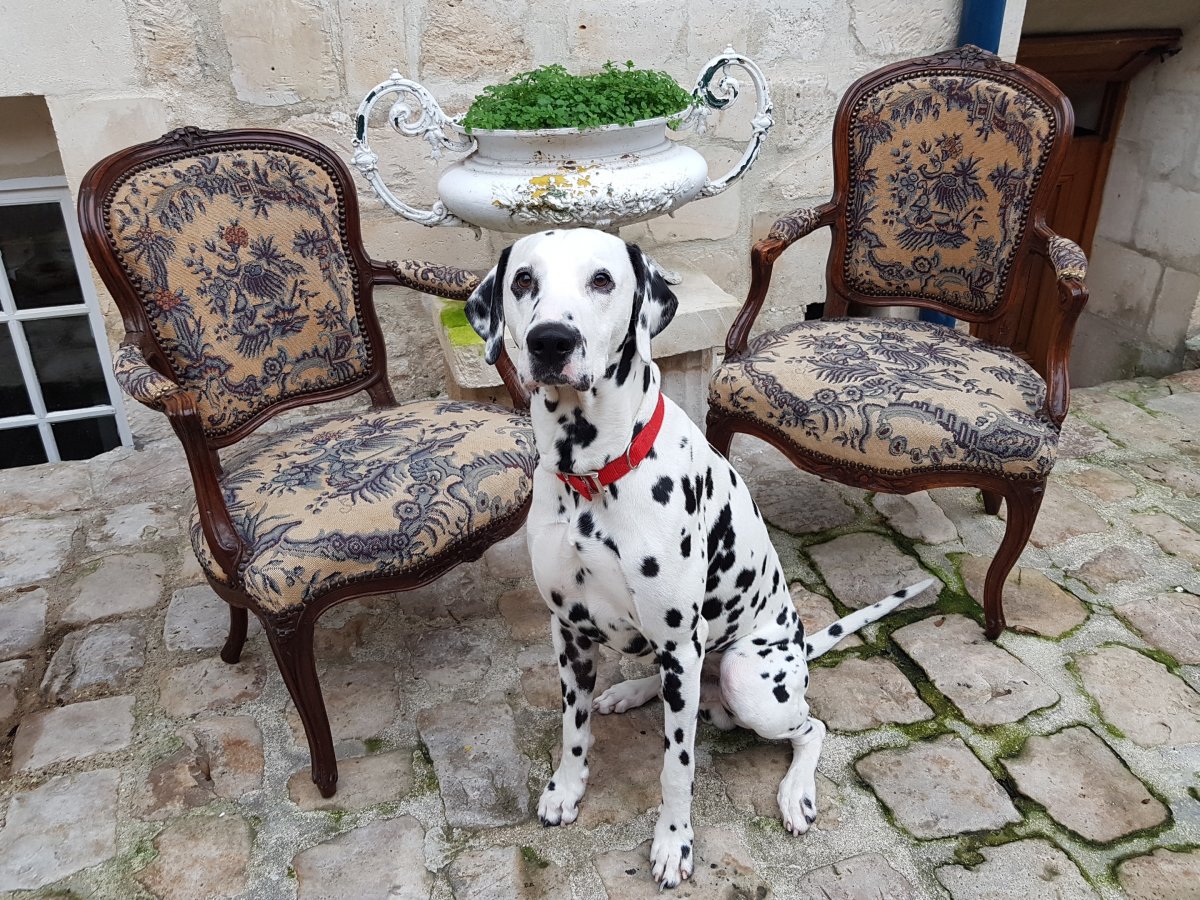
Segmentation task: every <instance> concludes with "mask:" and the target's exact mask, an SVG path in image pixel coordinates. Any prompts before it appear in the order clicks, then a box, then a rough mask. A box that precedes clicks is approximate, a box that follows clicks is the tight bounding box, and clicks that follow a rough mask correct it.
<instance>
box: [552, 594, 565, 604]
mask: <svg viewBox="0 0 1200 900" xmlns="http://www.w3.org/2000/svg"><path fill="white" fill-rule="evenodd" d="M550 599H551V600H552V601H553V602H554V605H555V606H562V605H563V595H562V594H560V593H559V592H558V591H551V592H550Z"/></svg>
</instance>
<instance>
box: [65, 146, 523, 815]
mask: <svg viewBox="0 0 1200 900" xmlns="http://www.w3.org/2000/svg"><path fill="white" fill-rule="evenodd" d="M79 217H80V222H81V224H82V227H83V234H84V238H85V241H86V243H87V247H88V252H89V253H90V254H91V258H92V261H93V262H94V264H95V265H96V268H97V269H98V271H99V273H100V275H101V277H102V278H103V279H104V283H105V284H106V285H107V287H108V289H109V290H110V291H111V293H112V295H113V297H114V298H115V300H116V302H117V306H118V307H119V308H120V311H121V315H122V317H123V320H124V323H125V329H126V335H125V340H124V342H123V344H122V346H121V347H120V349H119V350H118V351H117V354H116V358H115V360H114V367H115V370H116V374H117V378H118V380H119V381H120V383H121V385H122V386H123V388H124V389H125V390H126V391H127V392H128V394H129V395H130V396H131V397H133V398H134V399H135V400H137V401H139V402H141V403H144V404H145V405H147V406H149V407H151V408H153V409H156V410H159V411H161V412H163V413H165V414H166V415H167V416H168V418H169V419H170V422H171V425H172V427H173V428H174V430H175V433H176V434H177V435H178V436H179V439H180V441H181V443H182V444H183V450H184V455H185V457H186V460H187V465H188V467H189V468H190V470H191V475H192V479H193V481H194V484H195V490H196V511H195V514H194V516H193V519H192V525H191V542H192V547H193V549H194V550H195V552H196V556H197V557H198V559H199V562H200V565H201V567H202V568H203V570H204V573H205V575H206V576H207V578H208V582H209V584H211V585H212V587H213V590H215V591H216V592H217V594H219V595H220V596H221V597H222V598H224V599H225V600H226V601H227V602H228V603H229V605H230V629H229V637H228V640H227V641H226V643H225V646H224V649H223V650H222V651H221V657H222V659H224V660H225V661H226V662H230V663H233V662H237V660H238V659H239V656H240V654H241V651H242V646H243V643H244V641H245V639H246V627H247V622H248V612H252V613H253V614H254V615H255V616H256V617H257V618H258V619H259V620H261V622H262V624H263V627H264V630H265V631H266V635H267V638H268V640H269V642H270V645H271V649H272V651H273V652H274V655H275V659H276V662H277V663H278V665H279V670H280V673H281V674H282V676H283V680H284V682H285V683H286V685H287V688H288V691H289V692H290V694H291V697H292V700H293V701H294V702H295V704H296V708H297V710H298V711H299V713H300V718H301V720H302V721H303V724H304V730H305V734H306V736H307V739H308V746H309V750H310V751H311V757H312V777H313V781H314V782H315V783H316V784H317V786H318V788H319V789H320V791H321V793H322V794H323V795H325V796H327V797H328V796H331V795H332V794H333V793H334V790H335V787H336V782H337V763H336V760H335V758H334V751H333V739H332V736H331V734H330V728H329V721H328V718H327V716H326V711H325V704H324V701H323V699H322V695H321V688H320V684H319V683H318V679H317V669H316V664H315V661H314V659H313V626H314V624H315V623H316V621H317V618H318V617H319V616H320V615H321V614H322V612H324V611H325V610H327V609H329V607H331V606H333V605H335V604H337V603H341V602H343V601H346V600H350V599H352V598H356V597H362V596H365V595H369V594H381V593H392V592H397V591H405V590H409V589H412V588H414V587H417V586H419V585H422V584H425V583H427V582H429V581H431V580H433V579H435V578H437V577H438V576H439V575H441V574H443V573H445V572H446V571H448V570H449V569H451V568H453V567H454V566H455V565H457V564H458V563H460V562H462V561H464V560H469V559H473V558H477V557H478V556H479V555H480V554H481V553H482V552H483V550H484V549H485V548H486V547H487V546H488V545H489V544H491V543H492V542H494V541H496V540H499V539H500V538H502V537H505V536H507V535H509V534H511V533H512V532H513V531H515V530H516V529H517V528H518V527H519V526H520V525H521V523H522V521H523V520H524V518H525V515H526V513H527V512H528V508H529V497H530V493H531V487H532V474H533V468H534V464H535V452H534V448H533V441H532V435H531V433H530V430H529V426H528V419H527V417H526V416H525V415H524V414H523V413H521V412H518V411H514V410H507V409H501V408H498V407H490V406H483V405H479V404H473V403H462V402H449V401H440V400H429V401H421V402H412V403H403V404H397V403H396V400H395V397H394V396H393V394H392V389H391V387H390V386H389V383H388V379H387V368H386V356H385V352H384V347H383V340H382V336H381V333H380V327H379V322H378V320H377V319H376V315H375V307H374V299H373V291H374V288H375V286H376V285H404V286H407V287H410V288H415V289H416V290H419V291H424V292H426V293H431V294H437V295H440V296H443V297H451V298H458V299H463V300H465V299H466V298H467V296H468V295H469V294H470V292H471V290H472V289H473V288H474V286H475V284H476V281H477V279H476V278H475V276H473V275H471V274H470V273H467V272H464V271H461V270H458V269H454V268H451V267H441V266H434V265H431V264H428V263H417V262H402V263H394V262H391V263H380V262H376V261H373V260H371V259H369V258H368V257H367V254H366V251H365V249H364V248H363V245H362V240H361V237H360V232H359V221H358V205H357V200H356V197H355V190H354V183H353V181H352V179H351V177H350V174H349V172H348V171H347V169H346V167H345V166H344V165H343V164H342V162H341V161H340V160H339V159H338V158H337V156H336V155H335V154H333V153H332V152H331V151H329V150H328V149H327V148H325V147H323V146H322V145H320V144H319V143H317V142H316V141H313V140H310V139H308V138H306V137H302V136H299V135H294V134H287V133H284V132H273V131H225V132H208V131H200V130H197V129H195V128H186V129H181V130H178V131H174V132H171V133H170V134H168V135H165V136H164V137H162V138H160V139H159V140H157V141H154V142H152V143H147V144H140V145H138V146H136V147H131V148H129V149H127V150H123V151H121V152H119V153H117V154H114V155H113V156H110V157H108V158H107V159H105V160H104V161H102V162H100V163H98V164H97V165H96V166H95V167H94V168H93V169H92V170H91V171H90V172H89V173H88V175H87V177H86V178H85V179H84V184H83V188H82V190H81V191H80V196H79ZM500 367H501V373H502V374H503V375H504V377H505V378H506V383H507V384H508V385H509V387H510V390H511V391H512V396H513V399H514V402H515V403H516V404H517V405H520V404H521V402H522V395H521V392H520V389H519V387H518V386H517V384H516V381H515V380H514V371H513V369H512V366H511V363H510V362H509V361H508V360H507V358H505V359H502V360H501V363H500ZM359 391H365V392H366V393H367V395H368V396H369V398H370V408H369V409H365V410H362V411H357V412H345V411H339V412H326V413H323V414H321V413H316V412H315V413H314V415H312V416H311V417H303V418H299V420H298V421H296V422H295V423H293V424H290V425H287V426H285V427H283V428H281V429H280V430H278V431H274V432H272V433H269V434H265V433H262V432H259V433H258V434H255V435H254V438H253V439H251V440H247V438H249V437H250V435H251V434H252V433H254V432H256V431H257V430H258V429H259V427H260V426H261V425H263V424H264V423H265V422H267V421H268V420H270V419H271V418H273V417H274V416H276V415H277V414H279V413H281V412H284V411H285V410H289V409H293V408H295V407H299V406H303V405H311V404H316V403H321V402H323V401H330V400H336V399H339V398H343V397H348V396H349V395H351V394H355V393H357V392H359Z"/></svg>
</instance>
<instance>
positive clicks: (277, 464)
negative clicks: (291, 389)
mask: <svg viewBox="0 0 1200 900" xmlns="http://www.w3.org/2000/svg"><path fill="white" fill-rule="evenodd" d="M267 438H268V440H266V441H265V442H259V444H260V445H259V446H258V447H257V448H250V447H247V448H245V449H244V450H242V451H241V452H240V453H235V454H233V455H232V456H231V458H230V459H228V460H226V465H225V467H224V468H225V473H224V475H223V476H222V479H221V486H222V488H223V491H224V495H225V502H226V504H227V505H228V507H229V512H230V516H231V518H232V520H233V524H234V527H235V528H236V529H237V531H238V533H239V534H240V535H241V537H242V539H243V540H244V541H245V543H246V545H247V546H248V547H249V552H248V553H247V554H246V556H244V557H243V560H242V573H241V574H242V577H243V579H244V585H243V586H244V588H245V590H246V591H247V593H249V595H250V597H251V598H252V599H254V600H255V601H257V602H258V603H259V604H260V605H261V607H262V608H263V609H264V610H267V611H270V612H281V611H284V610H287V609H290V608H294V607H296V606H299V605H301V604H304V603H307V602H309V601H311V600H313V599H315V598H316V597H319V596H320V595H322V594H324V593H326V592H328V591H330V590H332V589H334V588H337V587H340V586H341V585H343V584H347V583H349V582H353V581H362V580H366V579H371V578H382V577H389V576H396V575H403V574H406V573H411V572H414V571H416V570H418V569H420V568H421V567H423V566H425V565H427V564H429V563H430V562H432V561H434V560H436V559H437V558H439V557H441V556H443V555H444V554H446V553H447V552H451V551H453V550H454V549H455V548H456V547H458V546H460V545H461V544H462V543H463V542H465V541H466V540H468V539H469V538H470V537H471V536H472V535H474V534H476V533H477V532H478V531H479V530H480V529H483V528H486V527H487V526H489V525H495V524H497V523H499V522H501V521H502V520H504V519H506V518H508V517H510V516H512V515H514V514H516V513H517V512H518V511H519V510H520V508H521V507H522V505H523V504H524V503H525V501H526V500H527V499H528V498H529V496H530V492H531V491H532V486H533V470H534V467H535V465H536V461H537V454H536V451H535V450H534V445H533V433H532V431H531V430H530V427H529V420H528V418H526V417H525V416H522V415H519V414H517V413H514V412H512V411H511V410H504V409H501V408H499V407H488V406H482V405H480V404H475V403H462V402H453V401H422V402H415V403H407V404H403V405H401V406H399V407H395V408H391V409H384V410H371V411H367V412H363V413H357V414H337V415H332V416H326V417H323V418H320V419H317V420H314V421H308V422H303V423H301V424H298V425H295V426H292V427H290V428H288V429H285V430H283V431H281V432H278V433H276V434H272V435H268V436H267ZM191 538H192V547H193V549H194V550H195V551H196V556H197V557H198V558H199V560H200V564H201V567H202V568H203V569H204V570H205V572H207V573H208V574H209V575H210V576H211V577H213V578H215V579H217V580H218V581H221V582H225V583H228V581H229V579H228V576H227V575H226V573H224V572H222V571H221V567H220V566H219V565H218V564H217V562H216V561H215V560H214V559H213V557H212V554H211V552H210V551H209V548H208V543H207V541H206V540H205V538H204V535H203V532H202V531H201V530H200V525H199V519H198V518H197V516H196V515H193V517H192V526H191Z"/></svg>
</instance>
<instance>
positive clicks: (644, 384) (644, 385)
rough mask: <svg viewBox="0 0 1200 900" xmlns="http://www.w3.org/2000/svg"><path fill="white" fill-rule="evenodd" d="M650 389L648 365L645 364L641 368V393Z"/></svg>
mask: <svg viewBox="0 0 1200 900" xmlns="http://www.w3.org/2000/svg"><path fill="white" fill-rule="evenodd" d="M648 390H650V367H649V366H646V367H645V368H644V369H642V393H643V394H644V393H646V392H647V391H648Z"/></svg>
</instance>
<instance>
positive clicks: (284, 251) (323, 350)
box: [107, 147, 371, 435]
mask: <svg viewBox="0 0 1200 900" xmlns="http://www.w3.org/2000/svg"><path fill="white" fill-rule="evenodd" d="M323 165H324V164H322V163H318V162H316V161H314V160H312V159H309V158H307V157H305V156H302V155H300V154H299V153H298V152H290V151H287V150H283V149H278V148H275V149H254V148H250V147H244V148H223V149H221V150H219V151H211V152H207V153H206V152H203V151H199V150H198V151H196V155H192V156H184V157H182V158H176V159H173V160H169V161H166V162H158V163H156V164H153V165H151V166H149V167H147V168H141V169H135V170H133V171H132V172H131V173H130V174H129V175H128V176H126V177H124V178H123V179H122V180H121V181H119V182H118V183H117V185H116V186H115V188H114V189H113V193H112V195H111V202H110V203H109V205H108V207H107V210H108V225H109V230H110V240H111V242H112V245H113V248H114V250H115V251H116V254H117V256H118V258H119V259H120V260H121V262H122V264H123V266H124V267H125V269H126V272H127V273H128V275H129V277H130V280H131V282H132V283H133V285H134V286H135V288H136V289H137V290H138V292H139V295H140V299H141V302H142V305H143V307H144V308H145V310H146V313H147V315H148V317H149V319H150V322H151V325H152V327H153V329H154V334H155V337H156V339H157V341H158V344H159V346H160V347H161V348H162V349H163V351H164V353H165V354H166V355H167V357H168V359H169V361H170V363H171V368H172V371H173V373H174V375H175V378H176V380H177V381H178V382H179V384H180V386H181V387H183V388H184V389H186V390H188V391H190V392H191V393H192V394H193V395H194V396H195V398H196V401H197V407H198V409H199V412H200V415H201V421H202V422H203V423H204V426H205V429H206V431H207V432H208V433H209V434H210V435H221V434H226V433H228V432H230V431H233V430H234V429H236V428H237V427H238V426H239V425H241V424H242V423H243V422H246V421H247V420H249V419H250V418H251V417H253V416H254V415H255V414H257V413H258V412H260V411H261V410H263V409H265V408H266V407H268V406H270V405H272V404H273V403H276V402H278V401H279V400H282V399H285V398H288V397H292V396H295V395H298V394H305V393H309V392H312V391H316V390H323V389H329V388H333V387H336V386H339V385H342V384H346V383H348V382H352V381H354V380H356V379H359V378H361V377H363V376H364V375H365V374H366V371H367V367H368V365H369V361H370V354H371V348H370V347H369V346H368V344H367V338H366V337H365V328H364V326H363V321H362V319H361V317H360V310H359V302H358V294H357V284H358V273H357V272H356V270H355V267H354V262H353V260H352V259H351V257H350V254H349V250H348V247H349V240H348V236H347V235H346V233H345V231H344V226H343V224H341V223H340V215H339V214H340V211H341V203H340V200H339V197H338V194H337V190H336V188H335V181H334V179H333V177H332V176H331V174H330V172H329V171H327V170H326V169H325V168H324V167H323Z"/></svg>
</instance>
